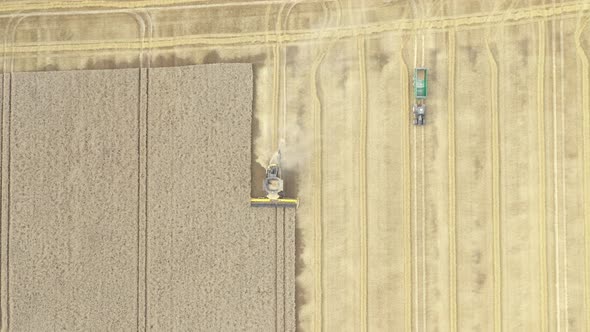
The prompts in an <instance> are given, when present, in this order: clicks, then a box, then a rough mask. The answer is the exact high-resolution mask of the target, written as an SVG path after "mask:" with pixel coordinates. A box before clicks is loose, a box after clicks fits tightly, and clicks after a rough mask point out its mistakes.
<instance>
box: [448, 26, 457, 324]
mask: <svg viewBox="0 0 590 332" xmlns="http://www.w3.org/2000/svg"><path fill="white" fill-rule="evenodd" d="M448 38H449V39H448V46H447V47H448V56H449V60H448V61H449V63H448V73H449V74H448V75H449V77H448V92H447V109H448V113H449V114H448V144H449V170H448V171H449V193H448V195H449V331H451V332H455V331H457V239H456V237H457V227H456V223H457V220H456V189H455V185H456V177H455V176H456V172H457V170H456V166H455V162H456V154H455V145H456V140H455V62H456V61H457V58H456V56H455V33H454V32H449V36H448Z"/></svg>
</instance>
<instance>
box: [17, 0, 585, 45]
mask: <svg viewBox="0 0 590 332" xmlns="http://www.w3.org/2000/svg"><path fill="white" fill-rule="evenodd" d="M129 8H131V7H129ZM589 10H590V3H587V2H568V3H564V4H560V5H558V6H556V7H552V6H534V7H529V8H524V9H515V10H510V11H506V12H498V13H496V14H494V15H487V14H485V13H481V14H475V15H470V16H466V17H465V16H456V17H450V18H442V19H429V20H424V21H422V23H421V26H417V24H416V23H415V21H414V20H409V19H401V20H396V21H388V22H385V23H374V24H367V25H361V26H359V25H352V26H347V27H340V28H330V29H327V30H326V31H322V32H318V31H317V30H313V29H308V30H292V31H281V33H280V34H279V35H276V36H272V35H271V36H269V35H268V33H267V32H249V33H239V34H235V33H233V34H232V33H219V34H204V35H191V36H183V37H160V38H154V40H153V43H152V46H153V48H157V49H162V48H173V47H180V46H182V47H186V46H215V47H224V46H228V45H232V46H252V45H268V44H275V43H278V42H280V43H284V44H287V43H301V42H310V41H318V40H319V38H321V39H325V38H328V39H343V38H351V37H356V36H360V35H363V36H367V37H368V36H370V35H374V34H380V33H387V32H396V33H403V32H408V31H416V30H418V29H427V30H429V31H439V32H440V31H448V30H450V29H452V30H454V31H460V30H468V29H474V28H483V27H493V26H497V24H498V23H501V22H502V23H504V24H505V25H513V24H524V23H530V22H531V21H535V20H547V19H551V18H553V17H554V16H558V15H560V16H561V17H570V16H572V15H575V14H579V13H582V12H586V11H589ZM95 12H96V13H102V12H104V11H100V10H97V11H95ZM139 48H140V45H139V43H138V42H137V40H117V41H106V40H104V41H98V42H97V41H92V42H75V43H61V42H60V43H25V44H21V45H19V46H17V47H15V48H14V50H12V52H14V53H38V52H71V51H80V52H84V51H101V50H132V49H139Z"/></svg>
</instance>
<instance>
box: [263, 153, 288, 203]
mask: <svg viewBox="0 0 590 332" xmlns="http://www.w3.org/2000/svg"><path fill="white" fill-rule="evenodd" d="M262 188H263V189H264V191H265V192H266V197H268V198H269V199H271V200H277V199H279V198H281V196H282V195H283V179H282V178H281V150H279V151H277V152H276V153H275V154H274V156H273V157H272V158H271V159H270V162H269V164H268V167H267V168H266V176H265V177H264V180H263V182H262Z"/></svg>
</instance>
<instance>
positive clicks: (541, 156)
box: [537, 22, 549, 332]
mask: <svg viewBox="0 0 590 332" xmlns="http://www.w3.org/2000/svg"><path fill="white" fill-rule="evenodd" d="M538 29H539V38H538V40H539V45H538V50H537V52H538V53H537V54H538V60H537V140H538V146H539V147H538V163H539V178H538V183H539V201H538V204H539V265H540V266H539V269H540V272H539V273H540V276H539V278H540V279H539V292H540V295H541V298H540V303H539V305H540V308H539V309H540V312H539V314H540V323H541V332H545V331H547V315H548V314H549V312H548V308H547V229H546V227H547V216H546V209H545V200H546V197H547V194H546V180H545V173H546V165H545V116H544V109H545V100H544V98H545V95H544V83H545V35H546V33H545V23H544V22H539V24H538Z"/></svg>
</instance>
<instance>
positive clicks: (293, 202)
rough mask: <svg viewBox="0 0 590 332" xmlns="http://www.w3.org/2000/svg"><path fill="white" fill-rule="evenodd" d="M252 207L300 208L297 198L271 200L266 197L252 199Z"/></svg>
mask: <svg viewBox="0 0 590 332" xmlns="http://www.w3.org/2000/svg"><path fill="white" fill-rule="evenodd" d="M250 205H251V206H284V207H294V208H296V207H298V206H299V200H298V199H297V198H279V199H270V198H266V197H262V198H250Z"/></svg>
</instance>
